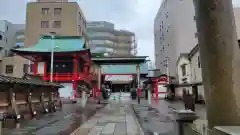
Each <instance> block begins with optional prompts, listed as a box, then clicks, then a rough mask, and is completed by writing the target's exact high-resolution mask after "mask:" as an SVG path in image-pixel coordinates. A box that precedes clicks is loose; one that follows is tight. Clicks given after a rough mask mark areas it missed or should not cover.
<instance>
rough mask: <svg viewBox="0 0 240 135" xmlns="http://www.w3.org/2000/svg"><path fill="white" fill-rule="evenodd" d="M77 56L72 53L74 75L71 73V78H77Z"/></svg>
mask: <svg viewBox="0 0 240 135" xmlns="http://www.w3.org/2000/svg"><path fill="white" fill-rule="evenodd" d="M78 63H79V62H78V58H77V56H76V55H74V58H73V65H74V71H73V72H74V75H73V80H76V79H77V78H78Z"/></svg>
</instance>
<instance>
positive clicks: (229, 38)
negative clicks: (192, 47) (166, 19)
mask: <svg viewBox="0 0 240 135" xmlns="http://www.w3.org/2000/svg"><path fill="white" fill-rule="evenodd" d="M194 2H196V3H195V6H196V17H197V29H198V39H199V46H200V55H201V56H200V58H201V63H202V74H203V83H204V89H205V97H206V101H207V102H206V104H207V118H208V126H209V128H213V127H214V126H231V125H239V124H240V83H239V80H240V50H239V49H240V48H239V45H238V43H237V35H236V26H235V20H234V14H233V6H232V0H195V1H194Z"/></svg>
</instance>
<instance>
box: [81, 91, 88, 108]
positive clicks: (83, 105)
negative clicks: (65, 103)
mask: <svg viewBox="0 0 240 135" xmlns="http://www.w3.org/2000/svg"><path fill="white" fill-rule="evenodd" d="M81 94H82V95H81V96H82V97H81V98H82V100H81V105H82V107H85V104H86V101H87V98H86V92H85V91H84V90H82V93H81Z"/></svg>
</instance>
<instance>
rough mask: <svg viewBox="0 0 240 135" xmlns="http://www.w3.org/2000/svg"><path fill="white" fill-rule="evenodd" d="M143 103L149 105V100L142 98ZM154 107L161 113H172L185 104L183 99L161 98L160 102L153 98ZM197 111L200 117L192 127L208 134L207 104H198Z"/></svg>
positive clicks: (182, 107) (204, 134)
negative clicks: (170, 99)
mask: <svg viewBox="0 0 240 135" xmlns="http://www.w3.org/2000/svg"><path fill="white" fill-rule="evenodd" d="M141 104H143V105H147V104H148V101H147V100H141ZM152 107H153V108H156V109H157V110H158V111H159V112H160V113H163V114H170V113H171V111H172V110H174V109H176V110H181V109H184V104H183V103H182V101H171V102H170V101H166V100H164V99H160V100H159V101H158V103H156V100H152ZM195 111H196V113H197V115H198V116H199V119H197V120H196V121H194V123H193V125H192V127H193V129H195V130H196V131H197V132H199V133H201V134H203V135H206V134H207V129H206V128H207V120H206V119H207V116H206V108H205V105H200V104H196V110H195Z"/></svg>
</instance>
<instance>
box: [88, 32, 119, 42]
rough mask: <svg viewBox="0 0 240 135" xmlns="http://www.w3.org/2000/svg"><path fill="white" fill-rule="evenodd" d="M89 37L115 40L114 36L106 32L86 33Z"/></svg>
mask: <svg viewBox="0 0 240 135" xmlns="http://www.w3.org/2000/svg"><path fill="white" fill-rule="evenodd" d="M88 37H89V38H90V39H110V40H115V39H116V36H115V35H113V34H111V33H108V32H92V33H88Z"/></svg>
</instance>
